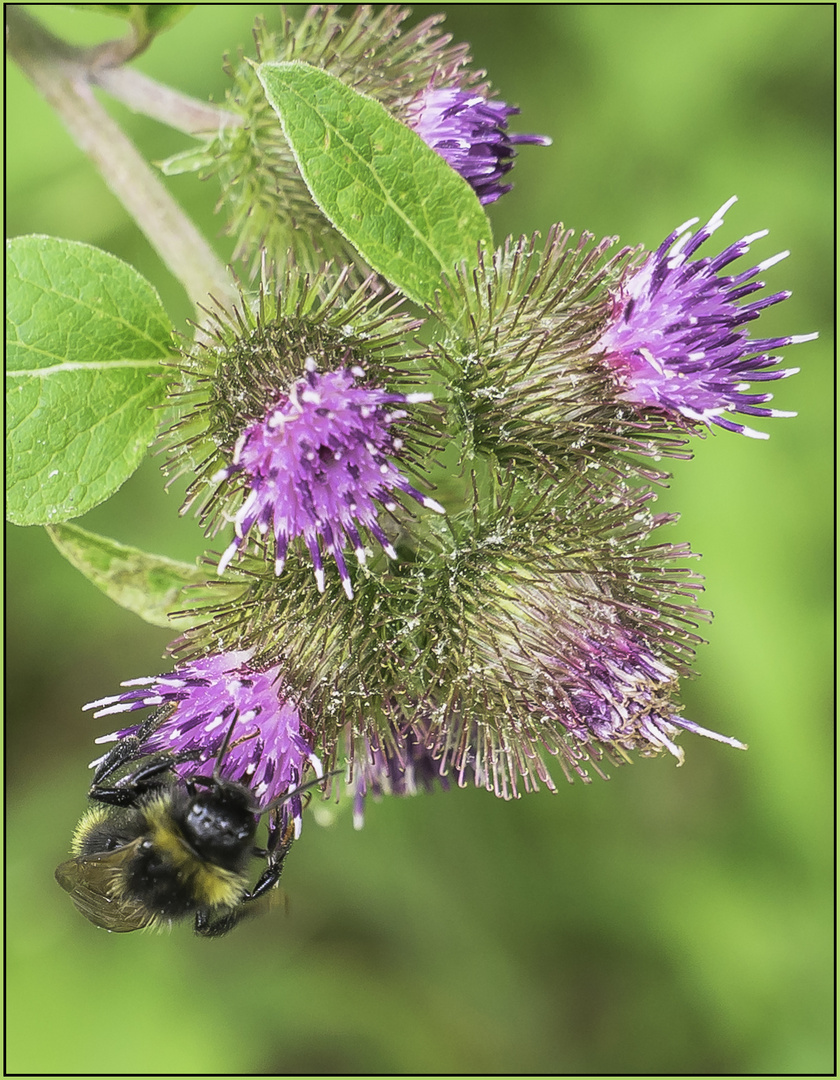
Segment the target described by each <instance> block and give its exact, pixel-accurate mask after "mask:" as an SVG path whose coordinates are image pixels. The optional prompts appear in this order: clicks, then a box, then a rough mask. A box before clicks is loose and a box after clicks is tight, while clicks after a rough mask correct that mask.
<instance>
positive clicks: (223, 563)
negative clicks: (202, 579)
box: [216, 544, 236, 577]
mask: <svg viewBox="0 0 840 1080" xmlns="http://www.w3.org/2000/svg"><path fill="white" fill-rule="evenodd" d="M235 554H236V544H231V545H230V547H229V548H228V549H227V551H226V552H225V553H224V555H222V557H221V559H219V567H218V569H217V571H216V573H217V574H218V576H219V577H221V576H222V574H223V573H224V572H225V570H227V568H228V566H229V565H230V561H231V559H232V558H233V556H234V555H235Z"/></svg>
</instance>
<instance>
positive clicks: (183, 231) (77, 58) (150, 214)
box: [6, 4, 235, 315]
mask: <svg viewBox="0 0 840 1080" xmlns="http://www.w3.org/2000/svg"><path fill="white" fill-rule="evenodd" d="M6 48H7V51H8V54H9V56H11V57H12V58H13V59H14V60H15V61H16V62H17V63H18V64H19V65H20V67H21V69H22V71H23V72H24V73H25V74H26V76H27V77H28V78H29V79H30V80H31V81H32V82H33V83H34V85H35V86H36V87H37V89H38V90H39V91H40V92H41V93H42V94H43V96H44V97H45V98H46V100H47V101H48V102H49V104H50V105H51V106H52V107H53V108H54V109H55V111H56V112H57V113H58V115H59V117H60V118H61V120H62V122H63V123H64V125H65V127H66V128H67V130H68V131H69V132H70V134H71V136H72V137H73V139H74V140H75V142H76V143H77V145H78V146H79V147H80V148H81V149H82V150H83V151H84V152H85V153H86V154H87V155H88V157H89V158H90V159H91V161H92V162H93V163H94V165H96V167H97V169H98V170H99V172H100V173H101V174H102V177H103V179H104V180H105V183H106V184H107V185H108V187H109V188H110V189H111V191H112V192H113V193H114V194H115V195H116V196H117V198H118V199H119V200H120V202H121V203H122V204H123V206H124V207H125V208H126V210H127V211H128V212H129V214H131V216H132V217H133V218H134V220H135V221H136V222H137V225H138V226H139V228H140V229H141V231H142V232H143V234H144V235H145V236H146V238H147V240H148V241H149V243H150V244H151V245H152V247H153V248H154V249H155V251H156V252H157V253H158V255H159V256H160V258H161V259H162V260H163V262H164V264H165V265H166V266H167V268H168V269H169V270H170V271H171V273H172V274H174V276H175V277H176V278H177V279H178V281H180V282H181V284H182V285H183V286H184V288H185V290H186V292H187V295H188V296H189V298H190V300H191V301H192V303H193V304H194V305H195V306H196V308H198V305H200V304H206V303H207V299H208V297H209V296H211V295H212V296H213V297H214V298H215V299H216V300H218V301H220V302H221V303H223V304H225V306H229V304H230V303H232V301H233V299H234V296H235V291H234V289H233V286H232V283H231V280H230V276H229V274H228V273H227V271H226V269H225V267H224V265H223V264H222V263H221V261H220V260H219V258H218V257H217V255H216V253H215V252H214V251H213V249H212V248H211V247H210V245H209V244H208V243H207V241H206V240H205V239H204V237H203V236H202V234H201V233H200V232H199V231H198V230H197V229H196V227H195V226H194V225H193V223H192V222H191V221H190V219H189V218H188V217H187V216H186V214H185V213H184V212H183V210H182V209H181V208H180V207H179V206H178V204H177V203H176V202H175V200H174V199H173V198H172V196H171V195H170V194H169V192H168V191H167V190H166V188H165V187H164V186H163V184H162V183H161V181H160V180H159V178H158V177H157V176H156V175H155V173H154V172H153V171H152V169H151V168H150V167H149V165H148V164H147V163H146V161H145V159H144V158H143V157H142V156H141V154H140V153H139V152H138V150H137V149H136V147H135V146H134V144H133V143H132V142H131V140H130V139H129V138H128V137H127V136H126V135H125V133H124V132H123V131H122V129H121V128H120V127H119V126H118V125H117V124H116V123H115V122H114V120H112V119H111V117H110V116H109V115H108V113H107V112H106V111H105V109H104V108H103V107H102V106H101V105H100V104H99V102H98V101H97V100H96V98H95V97H94V95H93V90H92V85H91V84H92V83H93V82H94V81H97V80H96V74H95V73H94V71H93V70H92V68H91V58H92V57H93V56H95V51H94V52H93V53H91V52H90V51H89V50H88V51H87V52H85V51H83V50H79V49H74V48H72V47H71V46H69V45H67V44H66V43H65V42H63V41H60V40H59V39H58V38H55V37H53V35H52V34H50V33H49V32H48V31H47V30H45V29H44V28H43V27H42V26H41V25H40V24H39V23H38V22H36V21H35V20H34V19H33V18H32V17H31V16H30V15H28V14H27V13H26V12H25V11H23V10H22V8H21V7H19V6H18V5H16V4H10V5H8V6H7V7H6ZM199 315H201V312H199Z"/></svg>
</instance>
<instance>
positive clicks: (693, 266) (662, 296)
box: [597, 197, 817, 439]
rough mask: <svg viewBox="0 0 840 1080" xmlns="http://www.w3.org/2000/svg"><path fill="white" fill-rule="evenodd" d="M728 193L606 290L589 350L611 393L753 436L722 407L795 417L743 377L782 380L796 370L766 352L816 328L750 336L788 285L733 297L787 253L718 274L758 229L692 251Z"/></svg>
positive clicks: (710, 229)
mask: <svg viewBox="0 0 840 1080" xmlns="http://www.w3.org/2000/svg"><path fill="white" fill-rule="evenodd" d="M735 201H736V199H735V198H734V197H733V198H731V199H730V200H729V201H728V202H726V203H724V205H723V206H722V207H721V208H720V210H718V212H717V213H716V214H713V215H712V217H711V218H710V219H709V221H708V222H707V223H706V224H705V225H704V226H703V227H702V228H701V229H698V230H697V232H696V233H695V234H694V235H693V236H692V234H691V233H690V232H689V231H688V230H689V229H690V228H691V226H692V225H695V224H696V223H697V221H698V220H699V218H692V219H691V220H690V221H687V222H685V224H683V225H681V226H680V227H679V228H678V229H675V230H674V232H672V233H671V234H670V236H668V237H667V238H666V239H665V240H664V241H663V242H662V244H661V245H660V246H659V248H658V249H657V250H656V251H655V252H653V253H651V254H650V255H649V256H648V258H647V259H646V260H645V262H644V264H643V265H642V266H641V267H639V268H638V269H634V270H633V271H632V272H631V273H630V274H628V275H627V277H626V278H625V280H624V282H623V283H622V284H621V285H620V286H619V288H618V289H616V290H615V291H614V293H613V303H614V310H613V313H612V317H611V319H610V322H609V324H608V326H607V327H606V329H605V331H604V333H603V334H602V336H601V338H600V341H599V342H598V345H597V348H598V349H600V350H603V360H604V363H605V365H606V366H607V368H608V369H609V370H610V371H611V372H612V374H613V377H614V379H615V381H616V384H617V386H618V387H619V395H618V396H619V399H620V400H622V401H627V402H630V403H631V404H633V405H634V406H636V407H637V408H640V409H656V410H660V411H662V412H664V413H665V414H666V415H668V416H670V417H671V418H672V419H677V420H679V419H681V418H683V417H684V418H685V419H687V420H689V421H694V422H697V423H701V424H706V425H707V426H710V425H711V424H716V425H717V426H718V427H722V428H725V429H727V430H729V431H737V432H741V433H742V434H744V435H749V436H751V437H752V438H755V439H766V438H767V437H768V436H767V435H766V434H765V433H764V432H760V431H753V430H752V429H751V428H749V427H747V426H746V425H745V424H742V423H740V422H739V421H736V420H733V419H731V418H730V417H729V416H726V415H724V414H726V413H740V414H741V415H744V416H759V417H762V416H795V415H796V414H795V413H791V412H781V411H780V410H778V409H769V408H765V407H764V403H765V402H767V401H770V400H771V399H772V396H773V395H772V394H753V393H749V392H748V389H749V386H748V384H749V383H750V382H767V381H772V380H774V379H785V378H788V376H790V375H794V374H796V372H797V371H798V370H799V369H798V368H786V369H778V368H776V367H775V365H777V364H778V363H779V362H780V358H779V357H777V356H772V355H771V352H772V351H773V350H775V349H780V348H783V347H785V346H786V345H796V344H799V343H801V342H803V341H811V340H812V339H813V338H815V337H816V336H817V335H816V334H800V335H791V336H788V337H776V338H764V339H762V338H756V339H751V338H750V337H749V333H748V331H747V330H746V329H745V325H746V324H747V323H749V322H751V321H752V320H753V319H756V318H758V316H759V315H760V314H761V312H762V311H763V310H764V309H765V308H768V307H771V306H772V305H773V304H777V303H778V302H779V301H780V300H785V299H787V297H789V296H790V293H789V292H778V293H773V294H772V295H771V296H766V297H763V298H762V299H759V300H755V301H752V302H751V303H747V304H741V305H739V304H738V303H737V301H739V300H741V299H742V298H743V297H745V296H749V295H750V294H752V293H754V292H756V291H757V290H759V289H762V288H764V284H763V282H761V281H757V280H753V279H754V278H756V275H758V274H761V273H763V272H764V271H765V270H767V269H768V268H769V267H771V266H773V265H774V264H775V263H777V262H779V261H780V260H781V259H784V258H786V257H787V255H788V254H789V252H787V251H783V252H781V253H780V254H778V255H775V256H774V257H773V258H770V259H765V260H764V261H763V262H760V263H758V264H757V265H755V266H753V267H752V268H751V269H749V270H745V271H743V272H741V273H740V274H737V275H734V276H729V275H725V274H723V273H721V271H722V270H723V269H724V268H725V267H727V266H728V265H729V264H730V263H732V262H734V261H735V260H736V259H738V258H740V257H741V256H743V255H745V254H746V253H747V252H748V251H749V249H750V245H751V244H752V243H753V241H755V240H758V239H759V238H760V237H763V236H766V235H767V230H766V229H765V230H762V231H761V232H757V233H753V234H752V235H751V236H745V237H744V238H743V239H742V240H738V241H736V242H735V243H734V244H730V245H729V247H727V248H725V249H724V250H723V251H722V252H721V253H720V254H719V255H717V256H715V257H709V256H706V257H703V258H698V259H692V258H691V256H692V255H694V253H695V252H696V251H697V250H698V248H699V247H700V246H701V245H702V244H704V243H705V242H706V241H707V240H708V239H709V237H710V236H711V235H712V233H714V232H715V231H716V230H717V229H718V228H720V226H721V225H722V224H723V217H724V214H725V213H726V211H727V210H728V209H729V207H730V206H732V204H733V203H734V202H735Z"/></svg>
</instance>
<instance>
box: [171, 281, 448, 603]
mask: <svg viewBox="0 0 840 1080" xmlns="http://www.w3.org/2000/svg"><path fill="white" fill-rule="evenodd" d="M345 281H346V274H345V275H340V276H339V278H338V279H337V280H335V281H332V282H329V281H328V280H327V279H325V278H324V277H322V276H318V277H316V279H315V280H314V281H313V282H311V283H310V282H307V284H306V285H305V286H304V287H301V286H300V285H299V284H297V285H295V284H293V281H292V279H291V277H290V275H289V274H288V273H287V275H286V280H285V283H284V286H283V288H281V289H280V292H279V293H278V295H277V299H276V303H275V310H274V312H273V313H272V314H271V315H270V316H269V315H267V313H266V295H265V292H263V293H262V294H261V298H260V302H259V304H258V306H257V310H253V309H252V308H251V306H250V305H249V304H248V302H247V301H246V300H245V299H244V298H243V301H242V305H243V307H242V311H237V312H236V313H235V314H234V316H226V315H224V314H223V313H217V318H216V324H215V328H214V334H215V341H214V343H213V346H212V347H209V346H208V347H204V348H199V349H198V350H197V351H194V352H192V353H190V354H188V355H187V356H186V357H185V358H184V363H183V373H184V374H183V380H182V383H181V384H179V385H178V386H177V387H176V388H175V390H174V394H175V396H178V397H184V396H185V395H186V397H187V399H189V401H190V403H191V404H192V405H193V409H192V411H190V412H187V414H186V415H185V416H184V418H183V419H182V420H181V421H180V422H179V424H178V425H177V426H176V428H175V429H174V434H175V435H176V437H177V436H180V441H179V442H177V443H176V444H175V446H174V450H175V453H174V455H173V459H172V461H171V462H170V468H171V469H172V470H173V471H178V472H182V471H186V470H190V471H196V472H197V473H198V476H197V478H196V479H195V480H194V481H193V482H192V484H191V485H190V488H189V489H188V496H187V505H190V504H191V503H192V502H193V501H194V500H196V499H197V498H199V497H203V498H204V499H205V505H204V511H203V512H204V515H205V520H207V521H208V529H209V531H216V530H217V529H218V528H219V527H221V525H222V524H223V523H224V519H225V518H232V519H233V522H234V530H235V536H234V539H233V541H232V542H231V543H230V545H229V546H228V547H227V549H226V550H225V552H224V554H223V555H222V557H221V560H220V562H219V573H220V574H221V573H223V572H224V570H225V569H226V567H227V566H228V564H229V563H230V562H231V560H232V559H233V558H234V557H235V556H237V555H238V554H239V553H240V552H241V551H242V550H243V548H245V547H246V545H248V544H249V543H250V542H251V541H253V540H255V538H259V537H260V536H266V535H268V534H270V535H271V537H272V539H273V553H272V554H273V563H274V571H275V573H276V574H280V573H281V572H282V571H283V568H284V566H285V563H286V557H287V553H288V551H289V548H290V545H293V544H294V543H295V542H296V541H298V540H299V539H300V540H302V542H303V543H304V544H305V546H306V548H307V549H308V551H309V554H310V557H311V559H312V562H313V564H314V567H315V575H316V580H317V583H318V588H319V591H321V592H323V591H324V586H325V567H324V562H323V558H322V548H323V551H324V552H326V553H327V555H328V556H329V557H330V559H331V560H332V561H334V563H335V565H336V567H337V569H338V573H339V576H340V578H341V582H342V585H343V588H344V591H345V592H346V594H347V596H348V597H352V595H353V588H352V585H351V581H350V572H349V570H348V568H347V564H346V562H345V558H344V553H345V551H346V549H347V547H348V546H352V548H353V549H354V551H355V554H356V558H357V559H358V561H359V563H361V564H364V563H365V562H366V558H367V552H366V549H365V541H364V534H365V533H367V534H369V535H370V536H372V537H373V538H374V540H375V541H376V542H377V543H378V544H379V545H380V546H381V548H382V550H383V551H384V552H385V554H386V555H387V556H388V557H389V558H392V559H393V558H396V551H395V549H394V547H393V544H392V542H391V541H390V540H389V538H388V536H387V535H386V533H385V531H384V530H383V527H382V523H381V521H380V517H379V513H380V510H384V511H385V512H386V513H393V512H394V511H395V510H396V509H397V507H398V505H399V504H400V500H401V499H402V498H403V497H406V496H407V497H408V498H409V499H410V500H413V501H414V502H415V503H417V504H419V505H420V506H422V507H424V508H426V509H430V510H432V511H435V512H439V513H442V512H443V508H442V507H441V506H440V505H439V504H438V503H437V502H436V501H435V500H434V499H432V498H431V497H429V496H427V495H425V494H423V493H422V492H420V491H419V490H418V489H417V488H416V487H415V486H414V485H413V484H412V483H411V482H410V481H409V479H408V478H407V476H406V475H405V472H404V469H405V467H406V464H408V465H409V466H411V465H413V463H415V462H416V461H417V460H418V459H419V458H420V456H421V455H422V453H423V452H424V451H423V450H421V449H420V448H419V447H418V446H416V445H415V442H414V440H415V437H416V432H417V429H416V430H415V431H414V432H413V433H412V430H411V428H410V427H409V426H408V425H409V424H410V422H411V421H412V420H415V421H416V420H417V419H418V415H417V412H416V408H417V406H419V405H422V404H423V403H425V402H428V401H430V400H431V396H432V395H431V394H430V393H428V392H427V391H416V390H414V389H413V388H412V376H411V374H410V373H403V374H401V373H400V370H398V368H397V367H396V366H393V365H392V364H391V363H390V362H387V361H390V360H391V359H393V360H394V363H395V364H399V365H402V366H403V367H405V366H406V365H410V364H411V362H412V360H413V356H412V354H411V353H410V352H409V351H407V350H405V344H404V336H405V334H406V332H408V331H411V330H412V329H413V328H414V327H415V326H416V325H417V324H416V323H413V322H412V321H411V320H408V319H406V318H405V317H404V316H400V315H399V314H398V313H395V312H394V311H393V305H391V306H389V305H390V304H391V301H392V300H393V298H386V299H385V301H384V303H383V301H382V300H379V299H377V298H376V296H375V292H374V291H373V288H372V283H370V282H368V283H367V284H366V285H363V286H362V287H361V288H360V289H358V290H357V291H356V292H355V293H354V294H353V295H349V293H348V295H347V296H344V297H342V290H341V286H342V284H343V283H344V282H345ZM392 354H393V355H392ZM386 384H387V385H386ZM187 387H189V388H190V389H187ZM421 427H422V425H421ZM196 466H197V467H196Z"/></svg>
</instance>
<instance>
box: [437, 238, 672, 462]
mask: <svg viewBox="0 0 840 1080" xmlns="http://www.w3.org/2000/svg"><path fill="white" fill-rule="evenodd" d="M614 244H615V237H608V238H606V239H604V240H602V241H600V242H598V243H593V237H592V235H591V234H590V233H584V234H583V235H582V236H581V237H580V238H579V239H576V238H575V236H574V233H573V232H572V231H571V230H569V229H564V228H563V226H562V225H556V226H554V227H553V228H552V229H551V230H550V232H549V234H548V237H547V238H546V241H545V244H544V245H542V246H541V247H538V236H537V234H534V235H533V236H531V237H524V236H523V237H520V238H519V240H517V241H514V240H512V239H511V240H508V241H507V242H506V243H505V244H504V245H503V246H502V247H501V248H499V249H497V250H496V251H495V252H494V254H493V256H492V258H491V259H489V260H487V259H484V258H481V259H480V261H479V265H478V267H477V268H476V269H475V270H473V271H470V272H469V273H465V272H462V271H458V272H456V274H455V275H454V276H453V278H452V280H451V281H450V282H448V283H447V285H446V289H447V290H448V292H449V297H448V298H447V301H446V303H447V307H448V308H449V309H451V310H455V311H460V312H462V313H463V314H462V315H461V318H460V319H459V320H458V321H457V322H455V323H452V322H451V320H450V326H449V328H448V331H447V333H446V335H445V336H444V337H443V338H442V340H441V341H440V342H439V343H438V344H437V345H436V347H435V364H436V366H437V368H438V370H439V372H440V375H441V377H442V378H443V379H444V380H445V382H446V383H447V385H448V387H449V392H450V398H451V401H452V406H453V408H452V418H453V420H455V421H456V423H458V424H459V426H460V428H461V432H462V437H463V440H464V444H465V447H466V449H467V451H468V453H469V455H470V456H476V455H480V456H485V457H486V456H491V457H492V458H493V459H495V461H496V462H498V463H499V464H500V465H502V466H504V467H516V468H518V469H520V470H522V469H523V468H528V469H538V470H540V471H542V472H545V471H557V470H559V471H561V472H562V471H566V470H567V469H568V468H570V467H574V468H577V467H580V466H584V465H587V467H588V465H591V464H592V463H603V460H604V458H605V456H606V455H607V454H609V455H611V456H616V457H617V456H620V455H622V454H623V455H626V456H630V455H632V456H633V461H634V465H633V468H634V469H635V470H637V471H639V470H640V466H639V464H638V459H637V455H638V454H639V453H642V454H646V455H652V454H657V455H663V454H668V455H671V456H678V455H680V453H681V449H680V448H681V446H682V445H684V442H685V440H684V439H683V438H681V437H675V436H674V434H673V433H670V432H668V431H666V430H665V425H664V424H663V423H662V422H657V421H656V419H655V418H654V419H653V420H650V419H649V418H647V417H645V418H641V417H639V416H638V415H635V414H634V412H633V410H632V409H630V408H629V407H627V406H625V405H621V406H619V407H617V406H616V402H615V393H614V389H613V384H612V380H611V377H610V375H609V373H608V372H607V371H605V370H604V368H603V366H602V365H601V364H600V363H599V362H598V359H597V357H596V355H595V346H596V343H597V342H598V339H599V336H600V335H601V333H602V332H603V328H604V326H605V324H606V322H607V320H608V319H609V317H610V313H611V311H612V300H611V297H610V290H611V288H612V287H614V286H616V285H617V283H618V281H619V280H620V277H621V275H622V274H623V273H624V272H625V269H626V267H627V266H632V265H633V261H634V258H635V256H636V254H637V253H636V252H635V251H633V250H632V249H630V248H621V249H619V250H617V251H613V252H611V251H610V249H611V248H612V247H613V246H614ZM654 435H655V439H654V438H653V436H654ZM647 478H648V479H652V478H653V474H648V476H647Z"/></svg>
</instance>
